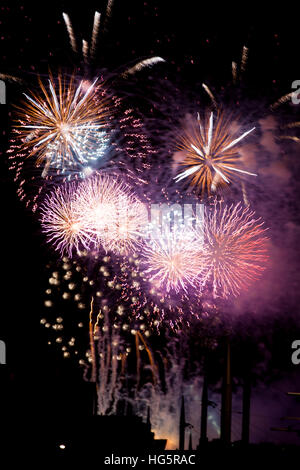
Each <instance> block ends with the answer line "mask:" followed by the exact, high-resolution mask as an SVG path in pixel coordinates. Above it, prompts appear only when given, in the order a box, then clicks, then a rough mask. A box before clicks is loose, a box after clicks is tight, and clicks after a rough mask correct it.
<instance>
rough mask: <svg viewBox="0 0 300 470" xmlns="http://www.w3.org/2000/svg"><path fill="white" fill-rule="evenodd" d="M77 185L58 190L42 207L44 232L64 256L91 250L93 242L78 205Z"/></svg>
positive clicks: (72, 184)
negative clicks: (81, 250) (82, 250)
mask: <svg viewBox="0 0 300 470" xmlns="http://www.w3.org/2000/svg"><path fill="white" fill-rule="evenodd" d="M76 192H77V187H76V185H75V183H69V184H67V185H64V186H61V187H58V188H56V189H55V190H54V191H53V192H52V193H50V194H49V195H48V196H46V198H45V201H44V203H43V204H42V205H41V225H42V231H43V232H44V233H46V235H47V241H48V242H49V243H51V244H52V245H53V246H54V248H55V249H56V250H58V251H59V252H60V253H61V254H62V255H63V254H67V255H68V256H70V257H71V256H72V253H73V251H74V250H76V252H79V251H80V249H84V248H85V249H89V248H90V245H91V243H92V242H93V240H92V237H91V235H90V233H89V231H88V230H87V229H86V226H85V224H84V221H83V218H82V216H81V214H80V213H79V212H78V210H77V205H76Z"/></svg>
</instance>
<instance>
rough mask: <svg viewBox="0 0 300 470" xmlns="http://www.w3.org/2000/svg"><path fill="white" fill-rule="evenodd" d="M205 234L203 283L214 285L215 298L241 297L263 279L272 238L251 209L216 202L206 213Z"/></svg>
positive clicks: (239, 204)
mask: <svg viewBox="0 0 300 470" xmlns="http://www.w3.org/2000/svg"><path fill="white" fill-rule="evenodd" d="M203 231H204V249H203V252H202V256H203V263H204V265H205V269H206V273H205V274H203V282H204V283H205V284H206V285H210V286H212V289H213V295H214V296H215V297H223V298H228V297H230V296H232V295H233V296H237V295H238V294H239V293H240V291H241V290H244V289H247V288H248V287H249V285H250V284H252V283H253V282H254V281H255V280H257V279H259V277H260V276H261V274H262V272H263V271H264V269H265V265H266V262H267V259H268V255H267V240H268V239H267V237H266V229H265V228H264V227H263V222H262V221H261V220H260V219H255V213H254V212H253V211H252V210H251V209H250V208H249V206H248V207H246V208H243V206H242V205H241V203H238V204H236V205H231V206H224V207H222V205H221V203H216V204H215V205H214V207H213V209H207V210H206V215H205V222H204V227H203ZM202 236H203V233H201V237H202Z"/></svg>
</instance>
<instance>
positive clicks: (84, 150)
mask: <svg viewBox="0 0 300 470" xmlns="http://www.w3.org/2000/svg"><path fill="white" fill-rule="evenodd" d="M39 86H40V90H39V91H38V92H37V93H33V92H32V93H30V94H25V97H26V101H24V103H23V106H22V107H18V108H17V109H18V125H17V128H16V129H15V132H16V133H17V134H18V137H19V138H20V140H21V142H22V146H21V147H22V150H23V151H24V152H25V154H26V158H35V164H36V166H37V167H40V166H43V176H46V175H47V173H48V171H49V170H54V171H55V172H60V173H62V174H64V173H68V172H70V171H71V172H72V171H73V172H74V171H84V168H86V167H88V166H89V165H90V164H92V163H93V162H94V161H97V160H98V159H99V158H101V157H102V156H103V155H104V152H105V149H106V146H107V133H106V131H105V117H106V115H107V106H108V104H107V102H105V100H104V99H101V98H99V96H100V95H101V93H100V92H99V89H97V87H96V81H94V82H93V83H90V82H88V83H87V82H84V81H81V82H80V83H79V85H77V83H76V81H75V78H74V77H71V78H70V79H69V78H65V77H62V76H58V79H57V80H54V79H53V77H52V76H51V75H50V78H49V81H48V89H47V87H46V86H45V85H44V83H43V81H42V80H41V79H40V78H39ZM98 88H99V87H98Z"/></svg>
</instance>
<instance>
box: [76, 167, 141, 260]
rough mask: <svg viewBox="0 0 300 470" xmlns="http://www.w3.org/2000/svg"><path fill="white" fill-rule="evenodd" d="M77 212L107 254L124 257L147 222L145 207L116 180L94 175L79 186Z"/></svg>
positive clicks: (123, 184)
mask: <svg viewBox="0 0 300 470" xmlns="http://www.w3.org/2000/svg"><path fill="white" fill-rule="evenodd" d="M77 210H78V211H79V213H82V214H83V218H84V223H85V226H86V227H87V228H88V230H89V231H90V232H91V233H92V234H95V235H96V236H97V238H98V240H99V243H100V244H101V245H102V246H103V248H104V249H105V250H106V251H113V252H115V253H117V254H121V255H127V254H128V253H129V252H130V251H133V250H134V249H135V248H136V246H137V245H138V244H139V240H140V238H141V236H142V234H143V233H142V232H143V229H144V227H145V226H146V224H147V222H148V212H147V208H146V206H144V204H142V203H141V202H140V201H139V199H138V198H137V197H136V196H135V194H134V193H133V191H132V189H131V188H130V187H129V186H128V185H127V184H126V183H124V182H122V181H121V180H120V179H119V178H116V177H112V176H108V175H105V174H99V173H98V174H96V175H95V176H94V177H92V178H88V179H86V180H83V181H82V183H81V184H80V186H79V192H78V200H77Z"/></svg>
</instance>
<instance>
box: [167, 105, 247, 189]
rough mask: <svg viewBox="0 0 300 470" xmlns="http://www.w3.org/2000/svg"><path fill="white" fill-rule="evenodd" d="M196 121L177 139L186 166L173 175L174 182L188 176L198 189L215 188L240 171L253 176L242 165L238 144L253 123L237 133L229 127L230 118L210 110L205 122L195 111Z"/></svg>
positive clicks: (182, 164)
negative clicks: (187, 131)
mask: <svg viewBox="0 0 300 470" xmlns="http://www.w3.org/2000/svg"><path fill="white" fill-rule="evenodd" d="M197 120H198V125H197V126H193V130H192V132H190V133H186V134H185V135H184V136H183V137H182V138H181V139H180V142H179V145H178V147H179V149H180V150H181V151H183V152H184V154H185V155H184V159H183V160H182V161H181V162H180V165H181V166H183V167H185V170H184V171H183V172H181V173H179V174H178V175H176V176H175V178H174V179H175V180H176V182H179V181H181V180H184V179H186V178H187V179H188V180H189V182H190V184H191V186H192V187H195V188H196V189H197V190H198V191H199V192H200V193H202V194H204V193H208V194H210V193H211V192H215V191H216V190H217V187H218V186H227V185H229V184H230V183H231V182H232V181H233V180H234V178H235V176H237V175H239V176H240V177H241V176H246V175H251V176H256V175H255V174H254V173H250V172H249V171H246V170H245V169H243V166H242V161H241V158H240V155H239V144H240V143H241V142H242V141H243V140H244V139H245V137H247V135H249V134H250V133H251V132H253V131H254V129H255V128H254V127H253V128H252V129H250V130H248V131H246V132H244V133H242V134H240V135H237V133H236V132H234V131H233V129H232V121H231V118H230V117H228V118H226V117H224V115H223V114H220V113H219V114H218V115H217V117H216V118H215V119H214V114H213V113H211V114H210V115H209V117H207V118H206V119H205V120H204V122H202V121H201V119H200V116H199V114H198V118H197Z"/></svg>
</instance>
